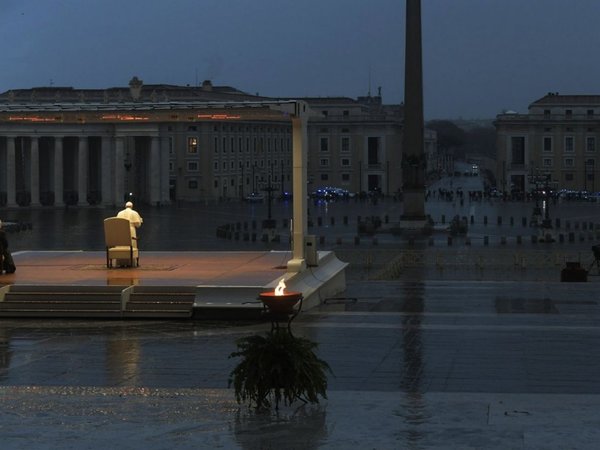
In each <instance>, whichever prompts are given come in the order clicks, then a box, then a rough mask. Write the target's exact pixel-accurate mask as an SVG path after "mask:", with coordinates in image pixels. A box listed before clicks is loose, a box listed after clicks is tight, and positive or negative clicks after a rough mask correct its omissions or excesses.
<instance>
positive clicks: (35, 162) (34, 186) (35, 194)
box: [29, 136, 40, 206]
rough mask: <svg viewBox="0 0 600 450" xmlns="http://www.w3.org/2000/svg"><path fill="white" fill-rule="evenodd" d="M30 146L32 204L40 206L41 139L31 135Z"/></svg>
mask: <svg viewBox="0 0 600 450" xmlns="http://www.w3.org/2000/svg"><path fill="white" fill-rule="evenodd" d="M30 142H31V145H30V147H29V171H30V174H31V177H30V187H29V188H30V192H31V203H30V206H40V141H39V138H38V137H37V136H31V140H30Z"/></svg>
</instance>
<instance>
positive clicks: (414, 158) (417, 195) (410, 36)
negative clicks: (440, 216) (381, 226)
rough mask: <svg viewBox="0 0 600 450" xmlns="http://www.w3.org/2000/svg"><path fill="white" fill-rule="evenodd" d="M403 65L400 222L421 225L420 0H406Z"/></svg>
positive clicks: (422, 128) (422, 213) (423, 214)
mask: <svg viewBox="0 0 600 450" xmlns="http://www.w3.org/2000/svg"><path fill="white" fill-rule="evenodd" d="M405 55H406V56H405V64H404V72H405V77H404V137H403V141H402V183H403V194H404V213H403V215H402V218H401V221H402V222H407V223H408V225H407V227H408V228H411V227H412V226H411V223H412V224H413V225H415V226H414V228H421V227H422V225H424V223H425V148H424V133H425V125H424V120H423V64H422V48H421V0H406V53H405Z"/></svg>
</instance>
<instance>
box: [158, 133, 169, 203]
mask: <svg viewBox="0 0 600 450" xmlns="http://www.w3.org/2000/svg"><path fill="white" fill-rule="evenodd" d="M170 178H171V177H170V174H169V138H168V137H162V138H161V140H160V203H161V204H162V205H168V204H170V203H171V196H170V193H169V181H170Z"/></svg>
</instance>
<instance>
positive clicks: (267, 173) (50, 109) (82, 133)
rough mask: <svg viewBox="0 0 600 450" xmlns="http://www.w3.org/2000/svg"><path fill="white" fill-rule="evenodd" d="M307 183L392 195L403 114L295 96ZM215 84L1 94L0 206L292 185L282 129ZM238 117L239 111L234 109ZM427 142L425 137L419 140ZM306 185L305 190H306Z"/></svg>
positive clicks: (257, 102)
mask: <svg viewBox="0 0 600 450" xmlns="http://www.w3.org/2000/svg"><path fill="white" fill-rule="evenodd" d="M296 100H303V101H304V102H306V103H307V104H308V105H309V106H310V109H311V110H312V116H311V118H310V119H309V120H308V178H309V183H310V186H313V187H315V188H316V187H320V186H337V187H342V188H346V189H348V190H350V191H354V192H358V191H369V190H381V192H383V193H393V192H396V191H398V190H399V189H400V188H401V181H402V180H401V175H400V173H401V170H400V160H401V140H402V139H401V133H402V107H401V106H389V105H383V104H382V101H381V95H378V96H373V97H372V96H367V97H359V98H358V99H351V98H346V97H324V98H299V99H296ZM285 101H286V99H272V98H266V97H259V96H254V95H249V94H246V93H244V92H241V91H239V90H237V89H234V88H231V87H226V86H213V85H212V83H211V82H210V81H205V82H204V83H203V84H202V86H171V85H144V84H143V83H142V82H141V80H139V79H137V78H136V77H134V78H133V79H132V80H131V81H130V84H129V87H124V88H110V89H73V88H62V87H43V88H32V89H23V90H12V91H8V92H6V93H4V94H0V206H9V207H14V206H64V205H65V204H73V205H89V204H104V205H118V204H121V203H122V202H123V200H124V199H125V198H127V197H132V198H133V199H135V200H136V201H141V202H144V203H147V204H152V205H157V204H169V203H171V202H179V201H189V202H206V201H218V200H222V199H240V198H243V197H245V196H247V195H248V194H250V193H251V192H260V191H263V190H266V189H268V188H270V189H271V190H272V191H273V192H274V194H275V195H278V194H279V193H283V192H286V191H291V190H292V125H291V123H290V120H289V118H287V117H286V116H285V114H283V115H282V114H272V113H270V112H269V111H268V108H267V107H265V104H266V103H267V102H285ZM242 110H243V111H244V113H243V114H241V113H238V112H237V111H242ZM428 142H429V145H430V146H431V145H435V137H433V138H431V135H430V138H429V139H428ZM310 188H311V187H309V189H310Z"/></svg>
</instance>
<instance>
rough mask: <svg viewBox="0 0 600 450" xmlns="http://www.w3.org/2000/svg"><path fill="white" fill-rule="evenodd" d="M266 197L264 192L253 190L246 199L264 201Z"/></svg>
mask: <svg viewBox="0 0 600 450" xmlns="http://www.w3.org/2000/svg"><path fill="white" fill-rule="evenodd" d="M264 199H265V196H264V194H261V193H260V192H251V193H250V194H248V195H246V196H245V197H244V201H246V202H249V203H261V202H262V201H264Z"/></svg>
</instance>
